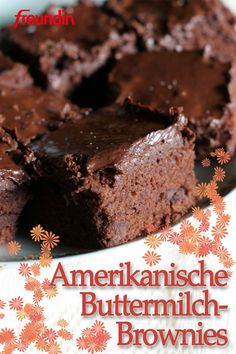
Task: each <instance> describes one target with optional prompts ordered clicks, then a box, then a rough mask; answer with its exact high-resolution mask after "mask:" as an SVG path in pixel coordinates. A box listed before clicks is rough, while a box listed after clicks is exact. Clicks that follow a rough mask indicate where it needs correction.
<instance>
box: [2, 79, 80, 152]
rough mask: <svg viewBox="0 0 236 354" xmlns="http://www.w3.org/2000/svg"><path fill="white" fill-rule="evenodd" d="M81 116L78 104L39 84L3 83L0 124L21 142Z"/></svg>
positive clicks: (24, 142)
mask: <svg viewBox="0 0 236 354" xmlns="http://www.w3.org/2000/svg"><path fill="white" fill-rule="evenodd" d="M79 117H80V114H79V110H78V108H77V107H76V106H74V105H73V104H71V103H70V102H69V101H68V100H67V99H66V98H64V97H62V96H61V95H59V94H58V93H56V92H52V93H48V92H45V91H42V90H41V89H40V88H38V87H36V86H32V87H25V88H17V89H15V88H9V87H3V86H1V85H0V127H2V128H4V129H5V130H7V131H8V132H9V133H10V134H11V135H12V136H13V137H14V138H15V139H16V141H17V142H18V143H20V144H23V145H27V144H28V143H29V142H30V141H32V140H35V139H37V138H39V137H41V136H42V135H43V134H44V133H46V132H47V131H49V130H54V129H56V128H58V127H59V126H60V125H61V124H62V123H63V122H65V121H68V120H71V119H79Z"/></svg>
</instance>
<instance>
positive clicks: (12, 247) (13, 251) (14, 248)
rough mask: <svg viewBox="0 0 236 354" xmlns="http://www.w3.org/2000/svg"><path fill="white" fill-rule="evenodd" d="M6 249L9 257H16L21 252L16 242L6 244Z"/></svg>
mask: <svg viewBox="0 0 236 354" xmlns="http://www.w3.org/2000/svg"><path fill="white" fill-rule="evenodd" d="M6 248H7V251H8V252H9V254H10V255H17V254H18V253H19V252H20V250H21V245H20V243H19V242H17V241H11V242H8V244H7V246H6Z"/></svg>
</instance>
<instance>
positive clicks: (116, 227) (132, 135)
mask: <svg viewBox="0 0 236 354" xmlns="http://www.w3.org/2000/svg"><path fill="white" fill-rule="evenodd" d="M186 124H187V120H186V118H185V117H184V116H183V115H182V114H181V113H179V112H174V111H173V110H172V111H171V112H170V113H169V114H162V113H159V112H158V111H151V110H149V109H144V108H142V107H139V106H135V105H132V104H131V103H130V102H126V103H125V105H124V106H122V107H121V108H119V109H118V110H116V109H114V108H110V109H103V110H98V111H96V112H93V113H91V114H90V115H89V116H88V117H86V118H84V119H81V120H80V121H78V122H70V123H66V124H64V125H63V126H62V128H60V129H59V130H57V131H56V132H52V133H49V134H47V135H45V136H44V137H43V138H42V139H40V140H39V141H37V142H35V143H33V144H31V149H32V150H33V153H34V159H33V154H31V164H32V165H33V168H34V169H35V170H36V171H37V173H38V175H40V176H43V177H44V178H46V179H47V180H48V181H50V182H51V183H53V184H54V197H50V199H51V198H52V199H51V201H52V200H64V209H63V208H62V203H61V202H56V203H54V202H53V204H54V211H53V215H54V220H51V227H53V229H54V230H56V232H58V233H59V234H60V235H61V236H62V238H63V242H66V241H68V240H73V242H76V243H77V246H80V247H81V248H83V249H85V248H86V249H87V248H91V247H96V246H95V245H96V244H99V245H100V247H111V246H115V245H118V244H122V243H125V242H127V241H129V240H133V239H135V238H137V237H139V236H142V235H146V234H147V233H148V225H150V224H152V225H153V226H155V228H156V229H158V228H159V227H160V226H163V225H166V224H169V223H170V222H176V221H177V220H179V219H180V218H181V217H182V216H183V215H184V214H185V213H186V212H187V211H188V210H189V208H191V206H192V205H193V203H194V189H195V176H194V157H195V154H194V151H193V146H194V134H193V133H192V131H191V130H190V129H189V128H188V127H187V126H186ZM50 190H51V193H53V188H50ZM41 195H44V199H45V198H46V199H47V194H46V193H41ZM56 195H57V196H56ZM51 203H52V202H50V200H49V201H48V202H47V201H46V200H44V202H43V204H46V205H50V204H51ZM41 209H42V208H41ZM56 210H58V211H59V212H58V214H57V212H56ZM68 210H69V212H68ZM28 219H29V218H28ZM38 220H39V219H38ZM60 220H63V221H60ZM36 221H37V218H36V220H35V222H36ZM40 222H42V223H43V221H42V219H40ZM47 222H48V219H47ZM43 224H45V223H43ZM61 224H63V225H62V229H61V230H60V229H59V225H61ZM55 228H56V229H55Z"/></svg>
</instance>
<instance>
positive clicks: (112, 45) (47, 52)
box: [3, 4, 136, 93]
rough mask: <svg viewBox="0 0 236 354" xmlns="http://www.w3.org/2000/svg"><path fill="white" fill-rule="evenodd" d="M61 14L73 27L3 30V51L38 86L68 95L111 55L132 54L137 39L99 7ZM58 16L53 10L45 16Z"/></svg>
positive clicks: (76, 7) (69, 8)
mask: <svg viewBox="0 0 236 354" xmlns="http://www.w3.org/2000/svg"><path fill="white" fill-rule="evenodd" d="M63 11H64V13H63V14H64V15H73V16H74V21H75V25H74V26H73V25H68V26H56V25H47V26H45V25H44V26H28V27H27V26H24V25H19V27H18V28H13V26H8V27H7V28H5V29H4V30H3V48H4V49H5V51H6V52H7V53H9V54H10V55H11V56H13V57H14V58H15V59H17V60H18V58H20V59H21V60H22V61H23V62H26V63H30V65H31V69H32V72H33V74H34V76H36V78H38V82H40V83H41V84H46V85H47V86H48V88H49V89H53V90H54V89H55V90H58V91H60V92H63V93H68V92H70V91H71V90H73V88H74V86H75V85H77V84H79V83H80V82H81V79H82V78H83V77H88V76H90V75H91V74H92V73H94V72H95V71H96V70H97V69H99V68H101V67H102V66H103V65H105V64H106V63H107V61H108V59H110V58H111V57H112V56H113V54H114V55H116V56H119V55H121V54H122V53H127V52H129V53H130V52H133V51H134V50H135V43H136V36H135V34H134V33H132V32H130V31H128V30H127V28H126V26H125V25H124V23H123V21H121V20H119V19H117V18H116V17H114V16H111V15H109V14H108V13H107V12H106V11H105V10H104V9H103V8H102V7H97V6H92V5H91V6H87V5H85V4H81V5H78V6H75V7H67V8H64V9H63ZM57 12H58V8H57V7H55V6H52V7H50V8H49V9H48V10H47V12H46V13H47V14H54V15H55V14H57Z"/></svg>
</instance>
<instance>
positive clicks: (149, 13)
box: [107, 0, 236, 60]
mask: <svg viewBox="0 0 236 354" xmlns="http://www.w3.org/2000/svg"><path fill="white" fill-rule="evenodd" d="M107 6H108V7H109V8H111V9H113V11H115V12H116V13H119V14H120V15H121V16H122V17H123V18H124V19H125V20H126V21H127V22H129V23H131V25H132V26H133V27H134V28H135V29H136V32H137V33H138V34H139V36H140V37H141V38H142V40H143V44H144V46H145V47H146V48H147V49H149V50H153V49H155V50H156V49H159V48H161V47H165V48H168V49H172V50H174V49H176V50H177V51H181V50H183V49H185V50H187V49H188V50H193V49H204V48H206V50H207V52H208V54H209V55H213V56H218V57H220V58H221V59H224V60H228V59H229V58H230V59H232V58H234V57H235V54H236V32H235V25H236V18H235V16H234V15H233V14H232V13H231V12H230V10H229V9H227V8H226V7H225V6H224V5H223V3H222V1H220V0H197V1H196V0H124V1H119V0H109V1H108V5H107Z"/></svg>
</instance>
